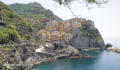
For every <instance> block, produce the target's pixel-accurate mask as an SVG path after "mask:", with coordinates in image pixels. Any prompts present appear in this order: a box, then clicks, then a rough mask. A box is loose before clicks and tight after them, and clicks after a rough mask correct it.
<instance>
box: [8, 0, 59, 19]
mask: <svg viewBox="0 0 120 70" xmlns="http://www.w3.org/2000/svg"><path fill="white" fill-rule="evenodd" d="M9 6H10V7H11V9H12V10H14V11H15V12H16V13H18V14H20V15H21V16H23V17H25V18H33V19H34V20H39V21H40V20H44V19H47V20H56V21H60V20H61V19H60V18H59V17H57V16H56V15H54V14H53V13H52V12H51V11H50V10H49V9H45V8H43V7H42V6H41V5H40V4H39V3H37V2H34V3H28V4H19V3H15V4H11V5H9Z"/></svg>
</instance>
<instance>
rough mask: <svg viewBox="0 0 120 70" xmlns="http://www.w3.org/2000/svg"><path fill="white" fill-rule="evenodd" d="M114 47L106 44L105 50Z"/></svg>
mask: <svg viewBox="0 0 120 70" xmlns="http://www.w3.org/2000/svg"><path fill="white" fill-rule="evenodd" d="M110 47H112V45H111V44H110V43H108V44H106V45H105V47H104V49H105V50H107V49H108V48H110Z"/></svg>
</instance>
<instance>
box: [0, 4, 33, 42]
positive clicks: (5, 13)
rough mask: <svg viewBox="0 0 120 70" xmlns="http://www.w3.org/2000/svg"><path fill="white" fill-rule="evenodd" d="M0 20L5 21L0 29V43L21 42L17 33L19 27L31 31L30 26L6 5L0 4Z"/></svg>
mask: <svg viewBox="0 0 120 70" xmlns="http://www.w3.org/2000/svg"><path fill="white" fill-rule="evenodd" d="M0 20H4V21H5V23H4V24H5V26H3V27H0V43H8V42H10V41H16V40H21V36H22V35H21V34H20V32H19V31H17V28H18V26H19V25H21V30H23V29H22V26H23V27H26V28H27V29H29V30H32V25H31V24H30V23H28V22H25V21H23V19H22V18H21V17H20V16H19V15H17V14H16V13H15V12H13V11H12V10H11V9H10V8H9V7H8V6H7V5H5V4H4V3H2V2H0Z"/></svg>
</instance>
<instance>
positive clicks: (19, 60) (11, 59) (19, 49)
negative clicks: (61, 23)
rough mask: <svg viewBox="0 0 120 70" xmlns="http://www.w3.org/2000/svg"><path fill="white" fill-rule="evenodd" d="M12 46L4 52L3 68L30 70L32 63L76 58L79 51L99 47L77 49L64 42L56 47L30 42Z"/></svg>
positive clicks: (88, 56)
mask: <svg viewBox="0 0 120 70" xmlns="http://www.w3.org/2000/svg"><path fill="white" fill-rule="evenodd" d="M6 46H7V45H6ZM12 48H14V49H10V50H9V51H7V53H5V54H4V55H7V56H5V58H4V59H6V62H5V64H3V70H32V67H33V66H34V65H39V64H42V63H46V62H51V61H54V60H58V59H77V58H81V57H82V56H81V54H80V52H81V51H88V50H99V48H90V49H82V50H81V51H79V50H77V49H76V48H74V47H72V46H70V45H66V44H60V46H59V47H58V46H56V45H54V44H52V43H46V44H44V45H43V44H42V45H41V44H35V43H32V42H31V43H26V44H21V45H14V46H12ZM8 54H9V55H8ZM85 57H86V58H91V57H92V56H90V55H89V54H87V55H85Z"/></svg>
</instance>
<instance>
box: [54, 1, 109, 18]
mask: <svg viewBox="0 0 120 70" xmlns="http://www.w3.org/2000/svg"><path fill="white" fill-rule="evenodd" d="M54 1H55V2H57V3H58V4H59V5H65V6H66V7H68V8H69V10H70V11H71V13H72V14H73V15H74V16H76V15H75V14H74V12H73V11H72V9H71V7H70V4H71V3H73V2H74V1H77V2H78V3H79V4H82V3H85V5H86V6H87V8H90V7H89V4H96V5H97V6H100V5H101V4H106V3H108V2H109V1H110V0H54Z"/></svg>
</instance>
